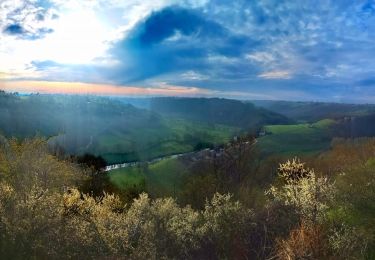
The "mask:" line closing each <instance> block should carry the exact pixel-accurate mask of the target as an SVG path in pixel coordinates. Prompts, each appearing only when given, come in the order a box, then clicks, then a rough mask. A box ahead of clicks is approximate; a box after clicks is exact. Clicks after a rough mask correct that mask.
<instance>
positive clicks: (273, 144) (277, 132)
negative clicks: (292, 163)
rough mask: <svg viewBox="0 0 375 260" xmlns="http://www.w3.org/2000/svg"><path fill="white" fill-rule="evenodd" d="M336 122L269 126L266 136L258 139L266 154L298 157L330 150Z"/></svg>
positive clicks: (266, 127)
mask: <svg viewBox="0 0 375 260" xmlns="http://www.w3.org/2000/svg"><path fill="white" fill-rule="evenodd" d="M335 125H336V122H335V121H334V120H331V119H325V120H321V121H318V122H317V123H313V124H296V125H268V126H265V131H266V136H263V137H260V138H259V139H258V146H259V147H260V149H261V151H262V152H263V153H264V154H283V155H290V156H296V155H301V154H310V153H317V152H320V151H322V150H325V149H328V148H329V145H330V142H331V139H332V135H333V133H332V131H333V127H334V126H335Z"/></svg>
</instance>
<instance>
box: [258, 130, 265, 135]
mask: <svg viewBox="0 0 375 260" xmlns="http://www.w3.org/2000/svg"><path fill="white" fill-rule="evenodd" d="M265 135H266V130H264V129H261V130H260V131H259V132H258V136H265Z"/></svg>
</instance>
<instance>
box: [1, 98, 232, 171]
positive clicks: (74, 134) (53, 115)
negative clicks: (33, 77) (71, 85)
mask: <svg viewBox="0 0 375 260" xmlns="http://www.w3.org/2000/svg"><path fill="white" fill-rule="evenodd" d="M0 101H1V102H0V133H3V134H4V135H6V136H8V137H10V136H15V137H18V138H25V137H32V136H34V135H36V134H39V135H42V136H49V137H51V138H50V139H49V142H50V144H51V145H56V146H58V147H62V149H63V150H65V151H66V152H68V153H71V154H83V153H92V154H95V155H100V156H103V157H104V159H105V160H106V161H107V162H108V163H109V164H112V163H118V162H124V161H134V160H149V159H150V158H154V157H159V156H163V155H167V154H174V153H182V152H188V151H193V150H194V149H200V148H203V147H209V146H212V145H216V144H221V143H225V142H227V141H228V140H229V139H230V138H231V137H232V136H233V135H234V134H236V133H237V132H238V131H239V128H236V127H232V126H223V125H218V124H209V123H206V122H191V121H188V120H183V119H170V118H165V117H164V116H162V115H159V114H157V113H155V112H151V111H148V110H144V109H139V108H135V107H134V106H132V105H128V104H124V103H122V102H119V101H116V100H113V99H107V98H100V97H92V96H90V97H88V96H62V95H30V96H22V97H20V96H17V95H13V94H7V93H0Z"/></svg>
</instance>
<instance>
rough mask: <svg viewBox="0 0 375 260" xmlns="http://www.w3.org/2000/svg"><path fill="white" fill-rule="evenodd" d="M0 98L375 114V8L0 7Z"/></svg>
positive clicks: (322, 4) (349, 2)
mask: <svg viewBox="0 0 375 260" xmlns="http://www.w3.org/2000/svg"><path fill="white" fill-rule="evenodd" d="M0 89H4V90H6V91H17V92H26V93H29V92H39V93H72V94H97V95H115V96H158V95H167V96H204V97H226V98H235V99H262V100H266V99H270V100H300V101H325V102H347V103H348V102H349V103H375V0H308V1H301V0H289V1H284V0H257V1H256V0H149V1H147V0H126V1H124V0H106V1H105V0H80V1H76V0H0Z"/></svg>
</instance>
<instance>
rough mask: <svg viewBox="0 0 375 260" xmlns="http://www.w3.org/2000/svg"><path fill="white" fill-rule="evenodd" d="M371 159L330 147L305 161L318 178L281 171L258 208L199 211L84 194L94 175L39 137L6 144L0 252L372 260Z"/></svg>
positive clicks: (0, 180) (372, 150)
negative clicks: (53, 150)
mask: <svg viewBox="0 0 375 260" xmlns="http://www.w3.org/2000/svg"><path fill="white" fill-rule="evenodd" d="M374 162H375V139H357V140H349V141H346V140H336V141H335V142H334V143H333V144H332V149H331V150H330V151H328V152H326V153H325V154H324V156H323V157H321V158H317V159H314V160H310V162H309V164H310V165H314V166H315V167H316V169H317V171H316V172H315V171H314V170H312V169H310V168H307V167H306V166H305V165H304V164H303V163H301V162H300V161H299V160H292V161H288V162H286V163H283V164H281V165H280V166H279V167H278V168H277V177H276V179H274V180H273V181H271V182H270V185H269V186H267V187H266V188H265V189H264V191H265V192H264V193H263V196H264V200H263V203H262V204H261V205H257V206H256V207H254V208H249V206H246V203H245V204H244V202H242V200H243V199H242V198H244V197H241V196H239V197H238V199H235V198H233V197H232V196H231V195H221V194H220V193H217V192H216V191H214V190H212V192H213V193H212V194H207V197H206V198H208V200H207V201H206V202H205V203H204V205H203V207H202V208H201V209H199V208H194V207H193V208H192V207H191V206H189V205H186V206H184V205H181V204H180V205H179V204H178V203H176V201H175V199H173V198H160V199H153V198H150V197H149V196H148V195H147V194H144V193H143V194H141V195H140V196H139V197H138V198H136V199H135V200H134V201H132V202H131V203H128V204H126V203H125V202H124V201H123V200H122V199H121V198H120V197H118V196H117V195H116V194H114V195H112V194H107V193H104V194H103V195H102V196H99V197H93V196H91V195H89V194H83V193H82V191H81V187H82V185H84V183H85V182H87V180H88V179H89V178H91V177H90V176H91V174H90V169H88V168H85V169H86V170H84V169H83V168H81V167H78V166H77V164H75V163H73V162H70V161H66V160H62V159H61V158H60V159H59V158H57V157H56V156H53V155H51V154H50V152H49V150H48V145H47V143H46V142H45V141H44V140H42V139H32V140H25V141H23V142H18V141H16V140H14V139H12V140H6V139H2V140H1V148H0V169H1V171H0V214H1V218H0V231H1V232H0V235H1V239H0V254H1V256H2V257H4V258H21V259H27V258H84V259H87V258H103V257H106V258H108V257H109V258H132V259H145V258H147V259H160V258H168V259H169V258H188V259H197V258H199V259H202V258H204V259H207V258H232V259H233V258H237V259H243V258H250V259H264V258H272V257H275V258H279V259H306V258H308V259H328V258H340V259H362V258H363V259H365V258H367V259H371V258H373V257H374V253H375V252H374V251H373V248H374V242H375V237H374V234H373V232H372V231H373V230H374V228H375V222H374V219H375V218H374V217H373V216H374V214H375V205H374V201H375V190H374V187H375V185H374V184H375V176H374V170H375V163H374ZM318 170H319V171H318ZM223 181H226V180H223ZM202 184H203V183H202ZM239 184H240V185H243V184H244V183H242V182H241V183H239ZM206 185H209V183H206ZM247 185H249V183H247ZM198 192H199V191H198ZM208 196H210V197H208ZM246 197H247V198H246V200H252V199H256V198H252V197H251V195H250V194H247V195H246ZM238 200H239V201H238Z"/></svg>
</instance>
